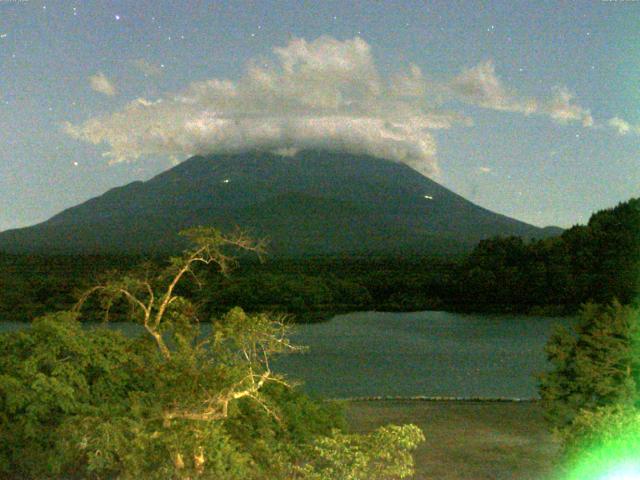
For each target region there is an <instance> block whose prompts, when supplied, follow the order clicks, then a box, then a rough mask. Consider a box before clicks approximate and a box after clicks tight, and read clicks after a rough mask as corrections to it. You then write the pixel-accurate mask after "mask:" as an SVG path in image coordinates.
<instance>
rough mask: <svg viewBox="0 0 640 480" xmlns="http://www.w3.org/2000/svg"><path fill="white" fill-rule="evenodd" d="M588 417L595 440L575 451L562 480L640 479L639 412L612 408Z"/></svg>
mask: <svg viewBox="0 0 640 480" xmlns="http://www.w3.org/2000/svg"><path fill="white" fill-rule="evenodd" d="M591 420H592V421H593V422H594V423H593V427H594V433H595V432H597V433H596V434H595V436H596V440H595V441H591V442H589V443H590V444H589V446H587V445H586V444H583V445H584V448H582V447H580V448H578V449H577V450H576V451H575V455H574V456H573V458H575V459H576V460H575V461H574V462H572V463H571V464H570V467H569V469H568V471H569V474H568V475H567V476H566V477H564V478H563V480H640V411H638V410H637V409H635V408H633V407H626V408H622V409H614V410H610V411H609V412H606V413H605V414H604V415H602V416H600V415H597V414H596V415H595V416H593V417H592V418H591Z"/></svg>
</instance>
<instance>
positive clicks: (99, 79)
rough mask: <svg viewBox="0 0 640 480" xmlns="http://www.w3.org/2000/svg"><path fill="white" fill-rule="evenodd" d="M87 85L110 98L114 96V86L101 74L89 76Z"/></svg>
mask: <svg viewBox="0 0 640 480" xmlns="http://www.w3.org/2000/svg"><path fill="white" fill-rule="evenodd" d="M89 83H90V85H91V88H92V89H93V90H95V91H96V92H98V93H102V94H104V95H108V96H110V97H112V96H114V95H115V94H116V93H117V92H116V87H115V86H114V84H113V83H112V82H111V80H109V79H108V78H107V77H106V76H105V74H104V73H102V72H99V73H97V74H96V75H92V76H90V77H89Z"/></svg>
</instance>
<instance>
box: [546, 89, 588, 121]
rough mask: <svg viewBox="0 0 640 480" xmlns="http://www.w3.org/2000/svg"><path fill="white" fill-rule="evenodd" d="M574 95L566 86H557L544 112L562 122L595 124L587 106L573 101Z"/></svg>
mask: <svg viewBox="0 0 640 480" xmlns="http://www.w3.org/2000/svg"><path fill="white" fill-rule="evenodd" d="M573 98H574V95H573V94H572V93H571V92H570V91H569V90H568V89H567V88H565V87H556V88H555V89H554V94H553V97H552V98H551V99H550V100H549V101H547V102H546V103H545V104H544V107H543V109H544V112H545V113H547V114H548V115H549V116H550V117H551V118H553V119H554V120H556V121H557V122H560V123H567V122H572V121H577V122H580V123H581V124H582V126H583V127H592V126H593V117H592V116H591V112H590V111H589V110H587V109H586V108H583V107H581V106H580V105H576V104H575V103H572V101H573Z"/></svg>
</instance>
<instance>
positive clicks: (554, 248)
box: [0, 199, 640, 321]
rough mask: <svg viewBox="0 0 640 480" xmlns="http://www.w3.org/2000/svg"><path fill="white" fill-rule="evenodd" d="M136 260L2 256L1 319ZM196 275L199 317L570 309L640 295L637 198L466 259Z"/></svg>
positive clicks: (271, 266)
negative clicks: (235, 312) (233, 311)
mask: <svg viewBox="0 0 640 480" xmlns="http://www.w3.org/2000/svg"><path fill="white" fill-rule="evenodd" d="M141 260H142V259H141V258H140V257H124V256H122V257H115V256H76V257H72V256H12V255H1V254H0V319H2V320H18V321H26V320H29V319H31V318H34V317H35V316H37V315H40V314H42V313H44V312H48V311H56V310H62V309H67V308H69V307H70V305H72V304H73V303H74V301H75V298H77V294H78V292H80V291H81V290H82V289H85V288H88V287H89V286H91V285H93V284H95V283H97V282H98V281H99V279H100V277H101V276H102V275H104V273H105V272H107V271H109V270H126V269H129V268H133V266H134V265H137V264H139V263H140V262H141ZM162 262H163V260H162V259H153V260H152V262H151V263H155V264H156V265H158V264H160V263H162ZM201 274H202V275H204V276H206V277H207V282H206V285H207V286H206V287H202V288H198V287H193V288H194V289H193V290H192V291H190V292H184V293H185V294H187V295H188V296H189V297H191V298H193V299H196V300H197V302H198V303H199V304H200V306H201V307H203V308H202V311H203V312H204V314H205V315H210V314H216V313H219V312H222V311H226V310H228V309H229V308H231V307H233V306H241V307H243V308H244V309H245V310H247V311H265V310H267V311H276V312H288V313H291V314H293V315H294V316H295V317H296V318H297V320H298V321H315V320H319V319H323V318H327V317H329V316H331V315H332V314H335V313H340V312H347V311H355V310H385V311H411V310H414V311H415V310H429V309H444V310H456V311H469V312H472V311H473V312H514V313H554V314H563V313H567V314H568V313H573V312H575V311H577V309H578V308H579V306H580V305H581V304H583V303H585V302H587V301H593V302H597V303H609V302H611V301H612V300H613V299H614V298H617V299H618V300H619V301H620V302H622V303H625V304H626V303H631V302H632V301H633V300H634V299H636V298H637V296H638V293H640V292H639V288H638V287H639V285H640V199H632V200H630V201H628V202H625V203H621V204H619V205H618V206H616V207H615V208H611V209H608V210H603V211H600V212H598V213H595V214H594V215H593V216H592V217H591V219H590V220H589V223H588V224H587V225H584V226H575V227H573V228H571V229H569V230H566V231H565V232H564V233H563V234H562V235H561V236H559V237H555V238H549V239H544V240H539V241H532V242H525V241H524V240H522V239H520V238H517V237H508V238H494V239H489V240H484V241H482V242H480V243H479V244H478V246H477V247H476V248H475V249H474V250H473V252H472V253H471V254H470V255H468V256H466V257H446V258H443V257H411V258H397V257H393V258H390V257H384V256H380V257H360V258H353V257H349V258H338V257H330V258H307V259H297V260H293V259H289V260H285V259H269V258H267V261H266V262H264V263H259V262H257V261H255V260H249V259H244V260H242V261H241V262H240V264H239V266H238V268H237V269H236V270H235V271H233V272H232V273H231V275H229V276H226V277H225V276H221V275H219V274H218V273H217V272H213V271H210V272H206V271H203V272H201Z"/></svg>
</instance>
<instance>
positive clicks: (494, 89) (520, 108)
mask: <svg viewBox="0 0 640 480" xmlns="http://www.w3.org/2000/svg"><path fill="white" fill-rule="evenodd" d="M450 88H451V90H452V92H453V94H454V95H455V96H456V97H457V98H459V99H461V100H463V101H465V102H467V103H471V104H473V105H477V106H479V107H484V108H489V109H492V110H501V111H507V112H519V113H524V114H525V115H529V114H530V113H534V112H535V111H536V110H537V109H538V105H537V102H536V100H534V99H531V98H523V97H520V95H518V93H517V92H516V91H514V90H510V89H508V88H506V87H505V86H504V85H503V83H502V81H501V80H500V79H499V78H498V76H497V75H496V69H495V66H494V64H493V62H492V61H490V60H489V61H486V62H484V63H480V64H478V65H476V66H475V67H473V68H468V69H465V70H463V71H462V73H461V74H460V75H458V76H457V77H455V78H454V79H453V80H452V81H451V83H450Z"/></svg>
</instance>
